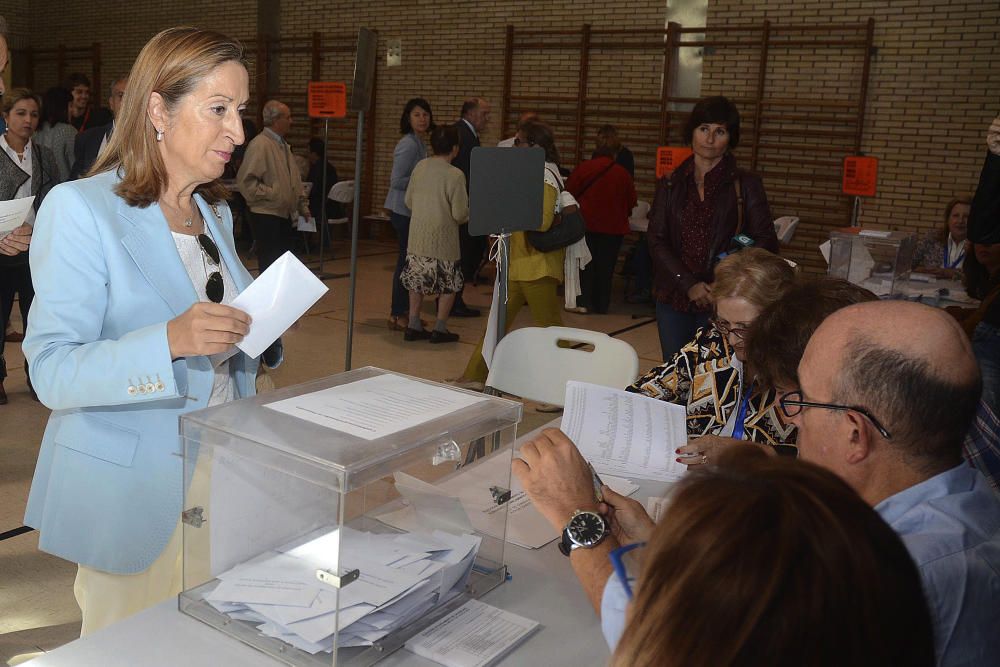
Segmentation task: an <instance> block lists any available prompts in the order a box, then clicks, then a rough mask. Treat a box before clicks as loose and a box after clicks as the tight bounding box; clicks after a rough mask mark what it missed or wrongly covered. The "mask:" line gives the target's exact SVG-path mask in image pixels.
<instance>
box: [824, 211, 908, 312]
mask: <svg viewBox="0 0 1000 667" xmlns="http://www.w3.org/2000/svg"><path fill="white" fill-rule="evenodd" d="M915 245H916V236H915V235H914V234H912V233H910V232H890V231H882V230H875V229H858V228H847V229H836V230H833V231H831V232H830V269H829V274H830V275H831V276H833V277H834V278H844V279H845V280H848V281H850V282H852V283H854V284H855V285H860V286H861V287H864V288H865V289H868V290H871V291H872V292H874V293H875V294H876V295H878V296H880V297H887V296H892V295H894V294H898V293H899V292H900V290H901V289H902V286H903V285H904V284H905V283H906V281H907V280H908V279H909V277H910V269H911V268H912V264H913V251H914V247H915Z"/></svg>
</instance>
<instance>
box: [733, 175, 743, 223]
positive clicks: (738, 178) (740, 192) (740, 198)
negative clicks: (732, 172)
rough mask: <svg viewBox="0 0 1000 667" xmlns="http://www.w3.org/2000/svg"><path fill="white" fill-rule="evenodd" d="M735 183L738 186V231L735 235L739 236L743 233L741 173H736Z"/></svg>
mask: <svg viewBox="0 0 1000 667" xmlns="http://www.w3.org/2000/svg"><path fill="white" fill-rule="evenodd" d="M733 185H734V186H736V233H735V234H733V236H739V235H740V234H742V233H743V188H741V187H740V175H739V174H738V173H737V174H736V180H735V181H733Z"/></svg>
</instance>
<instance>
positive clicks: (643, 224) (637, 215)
mask: <svg viewBox="0 0 1000 667" xmlns="http://www.w3.org/2000/svg"><path fill="white" fill-rule="evenodd" d="M628 227H629V229H631V230H632V231H633V232H645V231H646V230H647V229H648V228H649V202H648V201H642V200H641V199H640V200H639V201H638V202H637V203H636V205H635V207H634V208H633V209H632V212H631V213H630V214H629V216H628Z"/></svg>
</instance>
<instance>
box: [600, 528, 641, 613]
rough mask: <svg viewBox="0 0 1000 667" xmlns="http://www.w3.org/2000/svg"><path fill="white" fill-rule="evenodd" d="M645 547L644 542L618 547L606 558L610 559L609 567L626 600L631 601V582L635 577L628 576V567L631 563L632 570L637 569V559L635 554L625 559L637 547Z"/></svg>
mask: <svg viewBox="0 0 1000 667" xmlns="http://www.w3.org/2000/svg"><path fill="white" fill-rule="evenodd" d="M644 546H646V543H645V542H636V543H635V544H626V545H625V546H623V547H618V548H617V549H615V550H614V551H612V552H611V553H610V554H608V558H610V559H611V567H613V568H614V570H615V575H616V576H617V577H618V581H619V582H620V583H621V585H622V588H623V589H625V595H627V596H628V599H629V600H631V599H632V582H633V581H635V577H633V576H630V575H629V565H630V563H631V565H632V569H633V570H635V569H638V567H637V566H638V563H637V562H635V561H638V558H637V557H636V555H635V554H633V555H632V556H629V557H626V554H628V553H629V552H631V551H634V550H635V549H638V548H639V547H644Z"/></svg>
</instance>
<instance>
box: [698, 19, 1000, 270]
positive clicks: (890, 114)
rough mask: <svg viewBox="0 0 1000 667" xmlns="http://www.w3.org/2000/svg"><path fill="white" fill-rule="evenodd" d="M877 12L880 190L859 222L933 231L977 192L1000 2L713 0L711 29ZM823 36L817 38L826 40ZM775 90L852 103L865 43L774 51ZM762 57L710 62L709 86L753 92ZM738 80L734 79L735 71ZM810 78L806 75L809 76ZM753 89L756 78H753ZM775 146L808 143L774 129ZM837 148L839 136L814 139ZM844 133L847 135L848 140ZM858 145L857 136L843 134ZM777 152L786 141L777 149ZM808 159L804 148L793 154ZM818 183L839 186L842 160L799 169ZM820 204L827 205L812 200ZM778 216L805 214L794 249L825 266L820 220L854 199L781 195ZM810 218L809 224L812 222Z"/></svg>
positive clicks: (994, 76)
mask: <svg viewBox="0 0 1000 667" xmlns="http://www.w3.org/2000/svg"><path fill="white" fill-rule="evenodd" d="M869 17H872V18H874V20H875V33H874V45H875V47H876V49H877V53H876V55H875V57H874V59H873V60H872V63H871V74H870V77H869V89H868V104H867V108H866V111H865V124H864V133H863V135H862V142H861V149H862V151H864V152H865V153H867V154H869V155H873V156H876V157H878V158H879V160H880V170H879V182H878V194H877V195H876V196H875V197H874V198H871V199H870V200H869V199H866V200H865V201H864V205H863V212H862V218H861V221H862V224H863V225H865V226H872V227H878V228H892V229H901V230H907V231H917V232H919V233H926V232H927V231H929V230H931V229H935V228H938V227H939V225H941V224H942V219H943V213H944V207H945V205H946V204H947V202H948V201H949V200H951V199H952V198H953V197H955V196H958V195H962V194H971V192H972V191H973V190H974V189H975V185H976V182H977V179H978V176H979V169H980V167H981V166H982V159H983V149H984V145H983V144H984V139H985V130H986V127H987V125H988V124H989V122H990V120H991V119H992V118H993V117H994V116H995V115H996V113H997V110H998V109H1000V68H997V67H996V63H997V62H998V59H1000V3H997V2H982V1H981V0H953V1H951V2H941V1H940V0H905V1H898V0H877V1H866V2H833V3H831V2H825V1H823V2H821V1H819V0H739V1H737V0H710V2H709V8H708V21H707V22H708V25H709V26H713V27H721V26H738V25H751V24H752V25H760V24H761V23H762V22H763V21H764V20H765V19H768V20H770V21H771V22H772V24H774V25H776V26H785V27H788V26H794V25H803V24H822V25H826V24H831V23H855V24H860V23H863V22H865V21H867V19H868V18H869ZM830 34H831V33H829V32H827V33H821V34H820V35H818V36H817V38H822V37H828V36H829V35H830ZM772 55H773V56H774V58H773V59H772V63H771V66H770V67H769V69H768V72H767V74H768V81H769V86H770V85H774V86H777V87H778V88H779V90H780V93H781V95H782V96H801V97H813V96H822V97H824V98H826V99H828V100H834V101H838V100H839V101H844V100H849V99H852V98H853V99H856V98H857V88H856V86H855V84H854V82H856V81H859V80H860V65H861V59H860V57H859V53H858V52H857V50H854V51H850V50H831V49H823V48H816V49H796V50H795V52H794V54H793V53H792V52H791V51H787V52H784V53H782V52H775V53H773V54H772ZM756 72H757V63H756V62H751V61H748V60H747V59H744V60H743V63H742V67H740V66H738V65H736V63H734V62H733V59H730V58H728V57H723V55H722V49H720V50H719V57H718V58H716V59H715V61H714V62H713V60H712V58H706V61H705V78H704V82H705V90H706V91H708V90H714V91H719V92H723V91H727V90H736V91H740V92H746V91H747V90H748V88H749V89H753V85H751V86H749V87H748V86H747V85H746V81H747V79H748V78H749V79H751V80H752V79H753V77H755V76H756ZM737 73H738V74H739V76H734V75H736V74H737ZM803 74H805V76H803ZM752 83H753V84H754V85H755V83H756V82H755V81H752ZM845 119H847V116H845V115H840V116H839V117H838V115H837V114H833V113H828V114H815V116H814V118H813V119H812V120H810V121H809V123H800V124H798V127H799V129H802V128H813V129H815V130H818V131H823V130H827V131H829V130H835V129H836V128H838V127H839V128H843V127H845V124H844V121H845ZM768 140H769V141H776V142H778V143H780V142H782V141H787V142H790V143H796V144H801V143H808V140H803V139H802V138H800V137H794V138H791V137H789V138H787V139H782V138H781V137H778V138H775V137H768ZM815 141H816V143H826V144H829V143H831V142H832V141H835V140H834V139H831V138H825V139H822V140H820V139H816V140H815ZM839 141H843V140H842V139H841V140H839ZM846 143H847V144H851V143H853V140H851V141H847V142H846ZM773 150H776V151H778V150H780V149H773ZM796 153H797V154H799V155H801V156H802V157H803V158H809V157H810V156H811V155H812V152H811V151H810V150H808V149H801V148H797V149H794V150H792V151H788V152H786V153H785V155H792V156H794V154H796ZM799 171H800V172H801V171H811V172H814V173H815V175H816V176H817V178H818V179H819V180H818V181H817V182H816V183H815V184H814V185H815V187H816V188H817V189H818V190H824V191H826V192H833V191H834V188H836V183H837V181H838V180H839V168H837V167H832V168H830V167H812V166H810V167H802V169H800V170H799ZM763 176H764V178H765V185H770V186H772V187H775V188H777V187H778V186H780V185H782V182H783V181H782V175H781V173H780V170H777V169H775V170H772V172H771V173H768V172H767V171H764V174H763ZM816 204H820V207H819V208H826V211H822V210H809V209H807V208H806V207H809V206H813V207H814V208H815V207H816ZM773 208H774V213H775V214H776V215H782V214H793V213H794V214H800V215H801V217H802V218H803V223H804V225H803V227H802V228H801V230H802V231H801V234H800V235H799V236H798V238H797V239H796V241H797V242H796V243H795V244H794V247H793V248H792V249H791V251H790V253H789V254H790V255H791V256H793V257H794V258H795V259H799V260H801V261H804V262H806V263H807V265H809V266H810V267H812V268H813V269H818V268H819V267H821V266H823V264H822V259H821V258H820V257H819V254H818V252H817V251H816V249H815V246H816V243H817V242H818V241H819V240H821V239H822V238H825V236H826V233H827V231H828V229H829V227H830V226H832V225H830V224H827V223H823V222H815V221H814V220H815V219H816V218H819V217H824V218H825V217H828V216H829V215H831V214H834V215H836V216H838V217H840V218H841V219H844V218H845V217H846V215H847V211H848V210H849V200H848V199H847V198H846V197H843V196H836V195H832V196H831V195H828V194H816V195H814V196H812V197H808V198H807V197H800V198H798V200H796V199H795V198H790V197H785V198H784V199H781V200H778V201H775V202H774V205H773ZM811 220H813V221H811Z"/></svg>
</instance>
